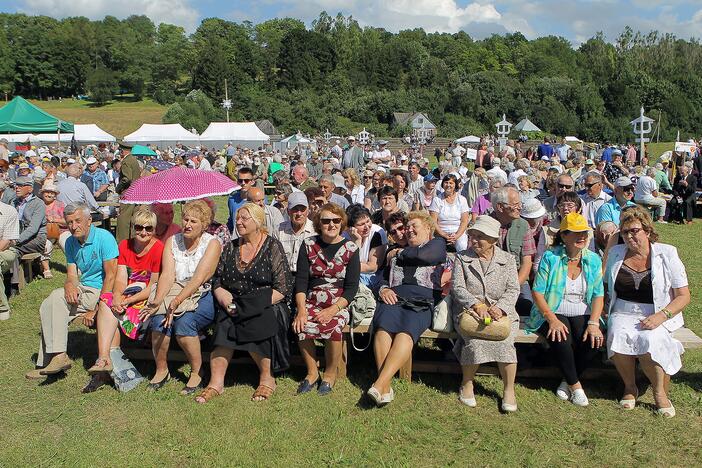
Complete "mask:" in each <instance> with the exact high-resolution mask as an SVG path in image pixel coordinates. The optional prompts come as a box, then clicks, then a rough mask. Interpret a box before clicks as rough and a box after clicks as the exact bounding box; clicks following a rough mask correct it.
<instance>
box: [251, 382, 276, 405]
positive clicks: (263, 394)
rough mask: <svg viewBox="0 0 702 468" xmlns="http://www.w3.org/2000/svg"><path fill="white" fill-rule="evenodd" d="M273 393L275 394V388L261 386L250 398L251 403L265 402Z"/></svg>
mask: <svg viewBox="0 0 702 468" xmlns="http://www.w3.org/2000/svg"><path fill="white" fill-rule="evenodd" d="M273 392H275V388H273V387H269V386H268V385H264V384H261V385H259V386H258V388H257V389H256V391H255V392H254V394H253V395H252V396H251V401H266V400H267V399H269V398H270V397H271V396H272V395H273Z"/></svg>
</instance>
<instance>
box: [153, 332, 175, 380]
mask: <svg viewBox="0 0 702 468" xmlns="http://www.w3.org/2000/svg"><path fill="white" fill-rule="evenodd" d="M170 344H171V337H170V336H166V335H164V334H163V333H159V332H157V331H154V332H151V349H152V351H153V353H154V361H156V372H155V373H154V378H153V379H151V383H158V382H160V381H162V380H163V379H164V378H165V377H166V375H167V374H168V347H169V346H170Z"/></svg>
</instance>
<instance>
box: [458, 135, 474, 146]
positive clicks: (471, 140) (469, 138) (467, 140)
mask: <svg viewBox="0 0 702 468" xmlns="http://www.w3.org/2000/svg"><path fill="white" fill-rule="evenodd" d="M456 143H459V144H460V143H480V137H477V136H475V135H468V136H464V137H462V138H459V139H458V140H456Z"/></svg>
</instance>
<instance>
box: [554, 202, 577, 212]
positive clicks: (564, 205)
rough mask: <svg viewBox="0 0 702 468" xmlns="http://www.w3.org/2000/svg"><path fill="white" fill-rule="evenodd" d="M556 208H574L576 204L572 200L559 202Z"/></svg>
mask: <svg viewBox="0 0 702 468" xmlns="http://www.w3.org/2000/svg"><path fill="white" fill-rule="evenodd" d="M557 206H558V208H568V209H570V210H572V209H574V208H575V207H576V206H577V205H576V204H575V203H573V202H565V203H559V204H558V205H557Z"/></svg>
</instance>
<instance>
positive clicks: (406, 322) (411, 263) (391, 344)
mask: <svg viewBox="0 0 702 468" xmlns="http://www.w3.org/2000/svg"><path fill="white" fill-rule="evenodd" d="M405 229H406V237H407V244H408V245H407V246H406V247H404V248H402V249H394V250H392V251H391V252H390V254H388V260H387V261H388V266H387V268H388V269H389V270H390V271H389V275H388V280H387V282H384V284H382V285H381V287H380V294H379V295H380V302H379V303H378V308H377V309H376V312H375V315H374V316H373V325H374V327H375V330H376V332H375V337H374V339H373V349H374V351H375V363H376V366H377V368H378V377H377V378H376V380H375V382H373V385H372V386H371V387H370V388H369V389H368V396H369V397H370V398H371V399H373V401H375V403H376V404H377V405H378V406H382V405H386V404H388V403H390V402H391V401H392V400H393V399H394V397H395V394H394V391H393V389H392V387H391V381H392V378H393V376H394V375H395V374H396V373H397V371H398V370H399V369H400V367H402V365H403V364H404V363H405V362H407V360H408V359H410V358H411V357H412V349H413V347H414V344H415V343H416V342H417V340H419V337H420V336H421V335H422V333H424V332H425V331H426V329H427V328H429V326H430V325H431V318H432V311H433V308H434V305H435V304H436V303H438V302H439V301H440V300H441V274H442V273H443V271H444V263H445V262H446V241H445V240H444V239H443V238H441V237H436V238H434V237H433V234H434V222H433V220H432V218H431V216H430V215H429V213H428V212H426V211H413V212H411V213H410V214H409V215H407V225H406V228H405Z"/></svg>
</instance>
